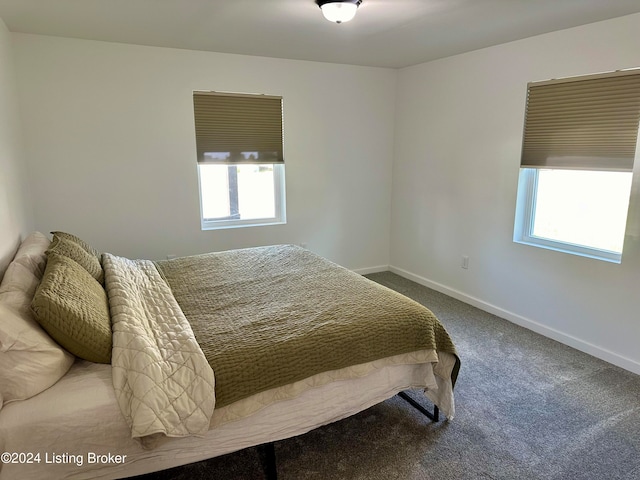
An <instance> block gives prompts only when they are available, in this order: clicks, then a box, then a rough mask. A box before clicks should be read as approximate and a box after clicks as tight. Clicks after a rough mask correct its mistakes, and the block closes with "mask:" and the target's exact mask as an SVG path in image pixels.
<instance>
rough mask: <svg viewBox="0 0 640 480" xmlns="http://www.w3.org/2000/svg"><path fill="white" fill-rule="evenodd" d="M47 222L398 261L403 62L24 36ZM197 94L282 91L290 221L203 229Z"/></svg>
mask: <svg viewBox="0 0 640 480" xmlns="http://www.w3.org/2000/svg"><path fill="white" fill-rule="evenodd" d="M14 43H15V47H16V50H15V54H16V65H17V76H18V79H19V83H20V92H21V96H20V97H21V112H22V114H23V117H24V124H25V126H26V128H25V137H26V139H25V140H26V141H25V145H26V154H27V157H28V159H29V162H30V168H31V177H30V178H31V186H32V190H33V198H34V204H35V212H36V226H37V228H38V229H40V230H43V231H49V230H51V229H61V230H68V231H71V232H74V233H76V234H77V235H80V236H81V237H83V238H86V239H87V241H89V242H90V243H92V244H94V245H95V246H96V248H98V249H101V250H105V251H110V252H113V253H117V254H121V255H125V256H129V257H134V258H152V259H159V258H164V257H165V256H166V255H167V254H177V255H187V254H194V253H199V252H208V251H215V250H224V249H229V248H238V247H245V246H254V245H264V244H275V243H306V244H308V247H309V248H310V249H311V250H313V251H315V252H317V253H319V254H321V255H324V256H326V257H328V258H330V259H332V260H334V261H337V262H339V263H341V264H343V265H345V266H348V267H350V268H355V269H357V268H363V267H364V268H367V267H375V266H379V265H383V266H384V265H388V263H389V258H388V255H389V225H390V205H391V170H392V156H393V134H394V127H393V125H394V116H395V82H396V71H394V70H389V69H379V68H363V67H351V66H344V65H332V64H321V63H312V62H302V61H290V60H280V59H271V58H259V57H249V56H241V55H226V54H217V53H209V52H196V51H188V50H175V49H166V48H153V47H141V46H133V45H122V44H110V43H103V42H94V41H84V40H74V39H63V38H53V37H45V36H37V35H24V34H14ZM193 90H220V91H236V92H255V93H266V94H273V95H282V96H283V98H284V128H285V162H286V184H287V190H286V192H287V220H288V223H287V225H284V226H269V227H254V228H240V229H231V230H224V231H220V230H218V231H206V232H203V231H201V230H200V220H199V199H198V191H197V174H196V161H195V158H196V150H195V138H194V126H193V104H192V91H193Z"/></svg>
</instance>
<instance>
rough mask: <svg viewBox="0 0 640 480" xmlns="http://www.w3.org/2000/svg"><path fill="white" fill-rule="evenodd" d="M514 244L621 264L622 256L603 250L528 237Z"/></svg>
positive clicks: (516, 239)
mask: <svg viewBox="0 0 640 480" xmlns="http://www.w3.org/2000/svg"><path fill="white" fill-rule="evenodd" d="M513 241H514V242H515V243H519V244H521V245H529V246H531V247H538V248H544V249H546V250H553V251H555V252H561V253H568V254H569V255H578V256H580V257H586V258H591V259H593V260H602V261H603V262H609V263H616V264H620V263H622V254H618V253H615V252H608V251H605V250H596V249H592V248H588V247H583V246H581V245H573V244H570V243H561V242H554V241H552V240H546V239H543V238H537V237H530V238H529V239H518V238H514V239H513Z"/></svg>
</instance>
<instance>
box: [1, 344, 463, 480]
mask: <svg viewBox="0 0 640 480" xmlns="http://www.w3.org/2000/svg"><path fill="white" fill-rule="evenodd" d="M434 355H437V356H438V357H439V358H438V362H437V363H436V368H437V369H439V372H437V375H434V371H433V364H432V363H431V362H427V363H421V362H423V361H424V359H425V358H432V357H433V356H434ZM455 362H456V358H455V357H454V356H453V355H451V354H447V353H439V354H436V353H435V352H433V351H422V352H413V353H411V354H403V355H400V356H395V357H390V358H385V359H382V360H377V361H374V362H368V363H366V364H362V365H357V366H354V367H349V368H348V369H342V370H339V371H334V372H325V373H323V374H319V375H315V376H313V377H311V378H309V379H306V380H304V381H301V382H296V383H294V384H291V385H287V386H285V387H280V388H277V389H273V390H270V391H267V392H262V393H260V394H257V395H254V396H252V397H249V398H247V399H244V400H241V401H239V402H235V403H234V404H231V405H228V406H226V407H223V408H220V409H217V410H216V411H215V412H214V415H213V418H212V421H211V426H212V429H211V430H210V431H209V432H208V433H207V434H206V435H204V436H203V437H186V438H179V439H165V440H163V441H162V442H160V443H159V444H157V445H155V446H154V448H143V447H142V446H141V444H140V442H138V441H137V440H134V439H132V438H131V431H130V429H129V427H128V425H127V423H126V422H125V420H124V418H123V416H122V413H121V412H120V409H119V408H118V404H117V401H116V398H115V394H114V390H113V386H112V379H111V375H112V374H111V366H109V365H103V364H96V363H90V362H86V361H83V360H76V362H75V363H74V365H73V366H72V367H71V369H70V370H69V372H68V373H67V374H66V375H65V376H64V377H63V378H62V379H61V380H60V381H58V382H57V383H56V384H55V385H53V386H52V387H51V388H49V389H47V390H45V391H44V392H42V393H40V394H38V395H36V396H34V397H32V398H30V399H29V400H26V401H22V402H14V403H11V404H8V405H6V406H5V407H4V408H3V409H2V410H0V451H2V452H8V453H10V454H15V455H14V458H15V460H16V461H15V462H14V463H6V462H5V463H0V479H1V480H11V479H16V478H29V479H31V480H38V479H43V480H44V479H47V480H48V479H51V478H59V479H90V478H100V479H108V478H122V477H128V476H134V475H140V474H143V473H149V472H153V471H158V470H164V469H166V468H170V467H175V466H179V465H184V464H188V463H192V462H197V461H200V460H204V459H207V458H212V457H215V456H219V455H224V454H226V453H230V452H233V451H237V450H240V449H243V448H247V447H250V446H254V445H260V444H262V443H266V442H269V441H275V440H281V439H285V438H289V437H292V436H296V435H300V434H303V433H306V432H308V431H310V430H312V429H314V428H317V427H319V426H322V425H326V424H328V423H331V422H334V421H337V420H340V419H342V418H346V417H348V416H350V415H353V414H355V413H357V412H359V411H362V410H364V409H366V408H369V407H371V406H373V405H375V404H377V403H380V402H382V401H384V400H386V399H388V398H390V397H392V396H393V395H395V394H396V393H398V392H399V391H401V390H405V389H407V388H418V387H419V388H427V389H429V390H428V392H427V395H428V396H429V397H430V399H431V400H432V401H434V402H435V403H437V404H439V405H448V407H449V410H453V396H452V395H450V393H451V385H448V384H446V382H449V381H450V380H447V379H448V378H450V372H451V370H452V369H453V367H454V365H455ZM363 392H366V394H363ZM447 392H448V393H447ZM278 397H283V398H285V400H282V401H275V403H270V402H271V401H272V400H273V399H277V398H278ZM269 403H270V404H269ZM264 404H268V405H266V406H264V407H262V405H264ZM27 462H29V463H27Z"/></svg>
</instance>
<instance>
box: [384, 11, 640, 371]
mask: <svg viewBox="0 0 640 480" xmlns="http://www.w3.org/2000/svg"><path fill="white" fill-rule="evenodd" d="M639 45H640V15H631V16H627V17H621V18H618V19H613V20H609V21H605V22H600V23H596V24H591V25H586V26H583V27H579V28H574V29H570V30H564V31H560V32H556V33H550V34H546V35H542V36H538V37H534V38H530V39H526V40H522V41H518V42H514V43H509V44H505V45H500V46H496V47H491V48H487V49H483V50H479V51H475V52H471V53H468V54H464V55H459V56H455V57H450V58H446V59H443V60H438V61H433V62H430V63H426V64H422V65H418V66H414V67H410V68H406V69H403V70H401V71H400V73H399V78H398V93H397V98H398V100H397V106H396V108H397V123H396V149H395V164H394V169H393V175H394V176H393V197H392V198H393V207H392V228H391V232H392V239H391V245H392V249H391V264H392V265H393V267H394V270H395V271H398V272H401V273H403V274H404V275H406V276H408V277H410V278H413V279H415V280H418V281H421V282H422V283H424V284H427V285H431V286H434V287H436V288H438V289H440V290H442V291H445V292H447V293H449V294H452V295H454V296H457V297H458V298H461V299H464V300H466V301H468V302H470V303H473V304H476V305H478V306H481V307H482V308H485V309H487V310H489V311H492V312H495V313H498V314H499V315H502V316H503V317H506V318H509V319H510V320H512V321H515V322H517V323H520V324H523V325H525V326H527V327H529V328H532V329H534V330H536V331H539V332H541V333H544V334H546V335H549V336H551V337H552V338H556V339H558V340H560V341H563V342H564V343H568V344H570V345H573V346H575V347H577V348H580V349H582V350H585V351H588V352H590V353H592V354H595V355H596V356H600V357H601V358H604V359H606V360H609V361H611V362H613V363H617V364H618V365H621V366H623V367H625V368H628V369H630V370H633V371H635V372H638V373H640V348H638V340H639V339H640V295H639V291H638V286H639V285H640V238H639V237H638V232H639V229H638V225H640V194H639V192H638V189H639V188H640V181H639V179H638V175H637V174H636V178H635V180H634V182H635V190H634V193H633V197H632V199H631V202H632V204H631V216H630V222H631V223H630V228H629V229H628V235H627V237H626V239H625V245H624V252H623V260H622V264H621V265H616V264H611V263H606V262H602V261H597V260H590V259H587V258H582V257H576V256H572V255H567V254H562V253H557V252H553V251H548V250H543V249H539V248H535V247H530V246H525V245H520V244H515V243H513V242H512V236H513V221H514V214H515V203H516V187H517V182H518V171H519V161H520V149H521V142H522V128H523V122H524V104H525V96H526V88H527V82H529V81H536V80H545V79H549V78H557V77H565V76H572V75H581V74H588V73H595V72H602V71H609V70H616V69H621V68H629V67H640V48H638V46H639ZM639 164H640V160H636V171H640V165H639ZM463 255H468V256H469V257H470V260H469V269H468V270H463V269H462V268H461V267H460V265H461V257H462V256H463ZM463 356H464V352H463Z"/></svg>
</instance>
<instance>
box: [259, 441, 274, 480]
mask: <svg viewBox="0 0 640 480" xmlns="http://www.w3.org/2000/svg"><path fill="white" fill-rule="evenodd" d="M257 448H258V457H260V462H261V463H262V469H263V470H264V478H265V479H266V480H278V468H277V467H276V449H275V446H274V444H273V442H269V443H265V444H262V445H258V447H257Z"/></svg>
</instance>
